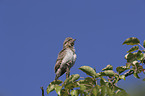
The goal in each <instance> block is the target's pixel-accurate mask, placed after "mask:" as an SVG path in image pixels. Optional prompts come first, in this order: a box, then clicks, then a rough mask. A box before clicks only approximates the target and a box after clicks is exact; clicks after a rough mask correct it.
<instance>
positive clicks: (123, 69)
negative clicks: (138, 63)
mask: <svg viewBox="0 0 145 96" xmlns="http://www.w3.org/2000/svg"><path fill="white" fill-rule="evenodd" d="M127 69H128V68H126V66H119V67H117V68H116V71H117V72H118V73H119V74H120V73H122V72H124V71H125V70H127Z"/></svg>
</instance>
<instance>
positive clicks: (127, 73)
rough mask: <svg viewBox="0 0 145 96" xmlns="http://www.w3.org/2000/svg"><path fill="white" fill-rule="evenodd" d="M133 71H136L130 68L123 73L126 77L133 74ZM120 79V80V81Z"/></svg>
mask: <svg viewBox="0 0 145 96" xmlns="http://www.w3.org/2000/svg"><path fill="white" fill-rule="evenodd" d="M133 73H134V71H133V70H129V71H127V72H126V73H124V74H123V75H124V76H125V77H127V76H130V75H132V74H133ZM119 80H121V79H119ZM119 80H118V81H119Z"/></svg>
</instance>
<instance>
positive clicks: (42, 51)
mask: <svg viewBox="0 0 145 96" xmlns="http://www.w3.org/2000/svg"><path fill="white" fill-rule="evenodd" d="M132 36H134V37H137V38H139V39H140V41H141V44H142V42H143V40H144V39H145V1H144V0H90V1H88V0H0V45H1V47H0V94H4V96H40V95H41V90H40V87H41V86H44V89H46V87H47V85H48V84H49V83H50V82H52V81H53V80H54V78H55V73H54V64H55V61H56V58H57V55H58V53H59V51H61V49H62V43H63V41H64V39H65V38H66V37H73V38H75V39H76V42H75V48H76V54H77V60H76V63H75V65H74V66H73V68H72V69H71V74H80V75H81V76H82V77H83V76H86V75H85V73H83V72H82V71H80V70H79V69H78V68H79V67H81V66H83V65H87V66H91V67H93V68H96V70H97V72H100V71H101V69H102V68H104V67H105V66H106V65H107V64H111V65H113V67H114V70H115V68H116V67H117V66H122V65H125V63H126V60H125V59H124V55H125V54H126V51H127V50H128V49H129V48H130V47H131V46H126V45H122V43H123V41H124V40H125V39H126V38H129V37H132ZM140 76H141V78H143V77H144V75H143V74H141V75H140ZM59 79H60V80H64V79H65V75H63V76H62V77H61V78H59ZM143 84H144V82H143V81H142V80H141V79H140V80H138V79H135V78H134V77H133V76H131V77H128V78H127V79H126V81H123V80H122V81H120V82H119V84H118V85H119V87H121V88H124V89H126V90H127V91H128V90H129V87H130V86H141V85H143ZM45 94H46V93H45ZM52 95H54V96H55V95H56V94H55V92H52V93H51V94H50V96H52Z"/></svg>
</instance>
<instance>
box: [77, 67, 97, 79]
mask: <svg viewBox="0 0 145 96" xmlns="http://www.w3.org/2000/svg"><path fill="white" fill-rule="evenodd" d="M79 69H80V70H82V71H83V72H85V73H86V74H87V75H90V76H92V77H95V78H97V77H98V76H99V74H97V73H96V72H95V70H94V69H93V68H91V67H90V66H81V67H80V68H79Z"/></svg>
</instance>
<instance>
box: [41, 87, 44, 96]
mask: <svg viewBox="0 0 145 96" xmlns="http://www.w3.org/2000/svg"><path fill="white" fill-rule="evenodd" d="M40 89H41V90H42V96H44V89H43V87H40Z"/></svg>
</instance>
